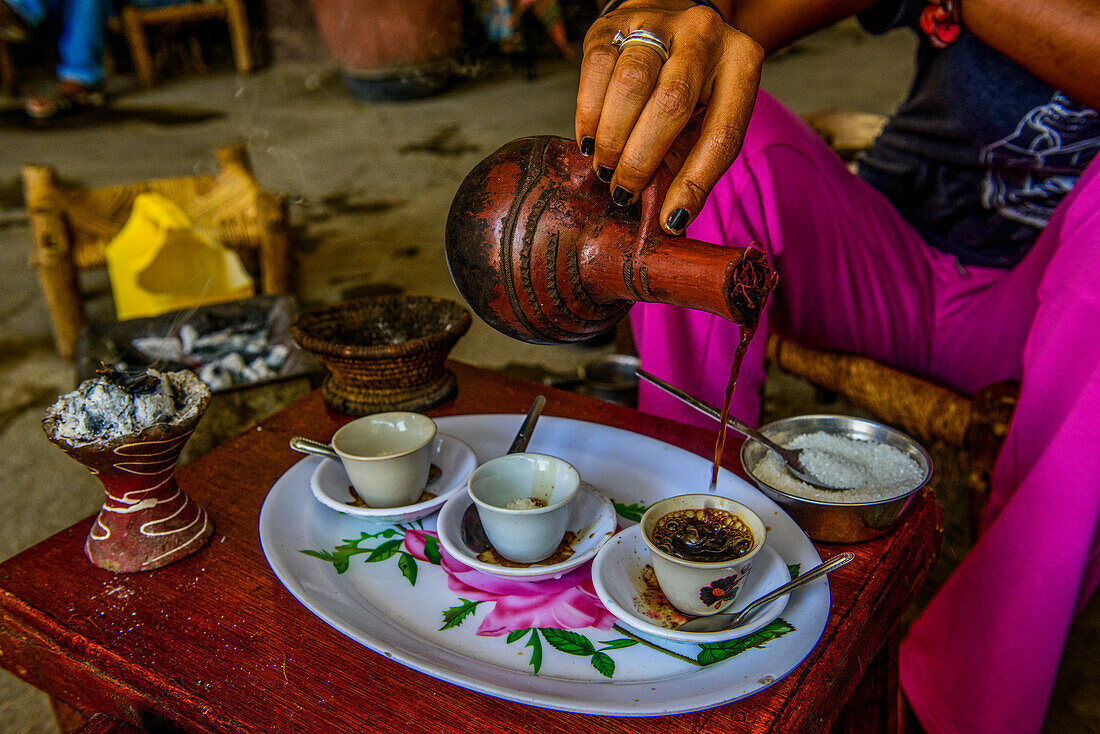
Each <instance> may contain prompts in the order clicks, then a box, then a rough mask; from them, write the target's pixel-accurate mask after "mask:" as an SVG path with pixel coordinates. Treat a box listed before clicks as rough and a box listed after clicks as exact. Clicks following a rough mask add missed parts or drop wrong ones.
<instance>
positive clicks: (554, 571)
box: [436, 481, 617, 581]
mask: <svg viewBox="0 0 1100 734" xmlns="http://www.w3.org/2000/svg"><path fill="white" fill-rule="evenodd" d="M472 503H473V500H471V499H470V493H469V492H465V491H464V492H460V493H458V494H455V495H454V496H452V497H451V498H450V499H449V500H447V502H446V503H445V504H444V505H443V509H442V510H440V511H439V517H438V518H436V532H437V533H438V534H439V542H440V543H442V544H443V547H444V548H446V549H447V552H448V553H450V554H451V556H453V557H454V558H455V560H457V561H459V562H461V563H464V564H466V565H467V566H469V567H470V568H474V569H477V570H478V571H482V572H484V573H488V574H492V575H494V576H506V577H509V578H514V579H517V580H520V581H544V580H546V579H553V578H558V577H559V576H563V575H564V574H566V573H568V572H569V571H572V570H573V569H574V568H577V567H578V566H581V565H582V564H584V563H586V562H587V561H589V560H591V559H592V558H593V557H594V556H595V555H596V553H598V552H599V550H600V548H602V547H603V545H604V543H606V542H607V541H608V540H610V539H611V536H613V535H614V534H615V527H616V522H617V519H616V516H615V506H614V505H612V504H611V500H609V499H608V498H607V497H606V496H605V495H604V493H603V492H601V491H600V490H598V489H596V488H595V487H593V486H592V485H591V484H588V483H587V482H584V481H582V482H581V486H580V489H579V490H578V491H577V497H576V499H575V500H573V508H572V511H571V513H570V516H569V525H568V527H567V528H566V529H567V530H569V531H572V532H573V534H574V535H575V536H576V538H577V539H576V541H575V542H574V544H573V555H572V556H570V557H569V558H567V559H566V560H564V561H562V562H561V563H554V564H549V565H540V564H535V565H531V566H524V567H518V568H514V567H509V566H501V565H498V564H496V563H487V562H485V561H479V560H478V558H477V554H476V553H474V552H473V551H472V550H470V549H469V547H467V545H466V543H464V542H463V541H462V516H463V515H464V514H465V512H466V508H467V507H469V506H470V505H471V504H472Z"/></svg>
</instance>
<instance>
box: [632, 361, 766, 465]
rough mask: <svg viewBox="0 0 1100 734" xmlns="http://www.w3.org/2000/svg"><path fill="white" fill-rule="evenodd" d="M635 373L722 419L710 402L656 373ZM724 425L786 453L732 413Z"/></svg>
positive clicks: (700, 410) (696, 407)
mask: <svg viewBox="0 0 1100 734" xmlns="http://www.w3.org/2000/svg"><path fill="white" fill-rule="evenodd" d="M635 373H636V374H637V375H638V377H640V378H642V379H643V380H645V381H646V382H648V383H650V384H651V385H654V386H655V387H659V388H661V389H662V390H664V391H665V392H667V393H668V394H669V395H671V396H673V397H675V398H678V399H680V400H681V401H683V402H684V403H687V404H688V405H690V406H691V407H693V408H695V409H696V410H698V411H699V412H700V413H703V414H705V415H709V416H710V417H711V418H713V419H714V420H716V421H720V420H722V413H721V411H719V410H718V409H717V408H715V407H714V406H713V405H711V404H710V403H705V402H703V401H702V400H700V399H699V398H697V397H695V396H694V395H690V394H688V393H686V392H684V391H683V390H681V389H680V388H678V387H675V386H674V385H670V384H669V383H667V382H665V381H664V380H662V379H661V378H660V377H657V376H656V375H651V374H649V373H648V372H646V371H645V370H643V369H641V368H639V369H636V370H635ZM726 425H727V426H729V427H730V428H732V429H733V430H735V431H737V432H738V433H741V434H744V435H745V436H748V437H749V438H751V439H752V440H754V441H759V442H760V443H762V444H764V445H765V446H767V447H768V448H770V449H773V450H774V451H776V452H778V453H779V454H781V455H784V456H785V455H786V453H785V452H786V451H787V449H785V448H783V447H782V446H779V445H777V444H776V443H775V442H774V441H772V440H771V439H770V438H768V437H767V436H765V435H764V434H763V433H761V432H760V431H758V430H756V429H755V428H753V427H752V426H750V425H748V424H747V423H742V422H741V421H739V420H737V419H736V418H734V417H733V416H732V415H731V416H726Z"/></svg>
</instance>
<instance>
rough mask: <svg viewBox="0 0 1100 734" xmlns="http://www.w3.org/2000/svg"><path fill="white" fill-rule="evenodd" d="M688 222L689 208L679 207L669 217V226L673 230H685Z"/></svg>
mask: <svg viewBox="0 0 1100 734" xmlns="http://www.w3.org/2000/svg"><path fill="white" fill-rule="evenodd" d="M687 223H688V211H687V209H677V210H676V211H674V212H672V214H670V215H669V217H668V228H669V229H671V230H672V231H673V232H683V231H684V227H686V226H687Z"/></svg>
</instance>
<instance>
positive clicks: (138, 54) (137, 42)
mask: <svg viewBox="0 0 1100 734" xmlns="http://www.w3.org/2000/svg"><path fill="white" fill-rule="evenodd" d="M122 33H123V35H125V36H126V44H127V45H128V46H129V47H130V58H131V59H132V60H133V63H134V72H135V73H136V74H137V77H138V81H139V82H140V83H141V86H142V88H143V89H152V88H153V81H154V72H153V57H152V55H151V54H150V53H149V39H148V37H147V36H146V34H145V27H144V26H143V25H142V24H141V14H140V12H139V11H138V9H137V8H135V7H134V6H132V5H127V6H125V7H124V8H123V9H122Z"/></svg>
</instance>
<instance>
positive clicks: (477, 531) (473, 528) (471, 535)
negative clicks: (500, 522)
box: [461, 395, 546, 555]
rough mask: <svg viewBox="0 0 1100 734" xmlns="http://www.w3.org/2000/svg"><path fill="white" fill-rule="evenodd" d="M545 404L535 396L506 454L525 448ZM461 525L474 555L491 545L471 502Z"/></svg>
mask: <svg viewBox="0 0 1100 734" xmlns="http://www.w3.org/2000/svg"><path fill="white" fill-rule="evenodd" d="M545 405H546V397H545V396H544V395H537V396H535V400H534V402H533V403H531V407H530V408H528V410H527V417H526V418H524V419H523V423H522V424H521V425H520V427H519V431H518V432H517V433H516V437H515V438H513V439H512V445H511V446H509V447H508V450H507V451H506V452H505V453H506V454H518V453H520V452H522V451H523V450H524V449H526V448H527V444H528V443H529V442H530V441H531V434H532V433H533V432H534V430H535V423H537V422H538V420H539V416H541V415H542V409H543V407H544V406H545ZM461 527H462V542H463V543H465V544H466V547H467V548H469V549H470V550H471V551H473V553H474V554H475V555H476V554H478V553H481V552H483V551H487V550H489V549H490V548H492V547H493V546H492V543H490V542H489V538H488V537H486V535H485V530H484V529H483V528H482V527H481V516H480V515H478V514H477V505H475V504H474V503H473V502H471V503H470V506H469V507H467V508H466V511H465V512H464V513H462V526H461Z"/></svg>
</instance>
